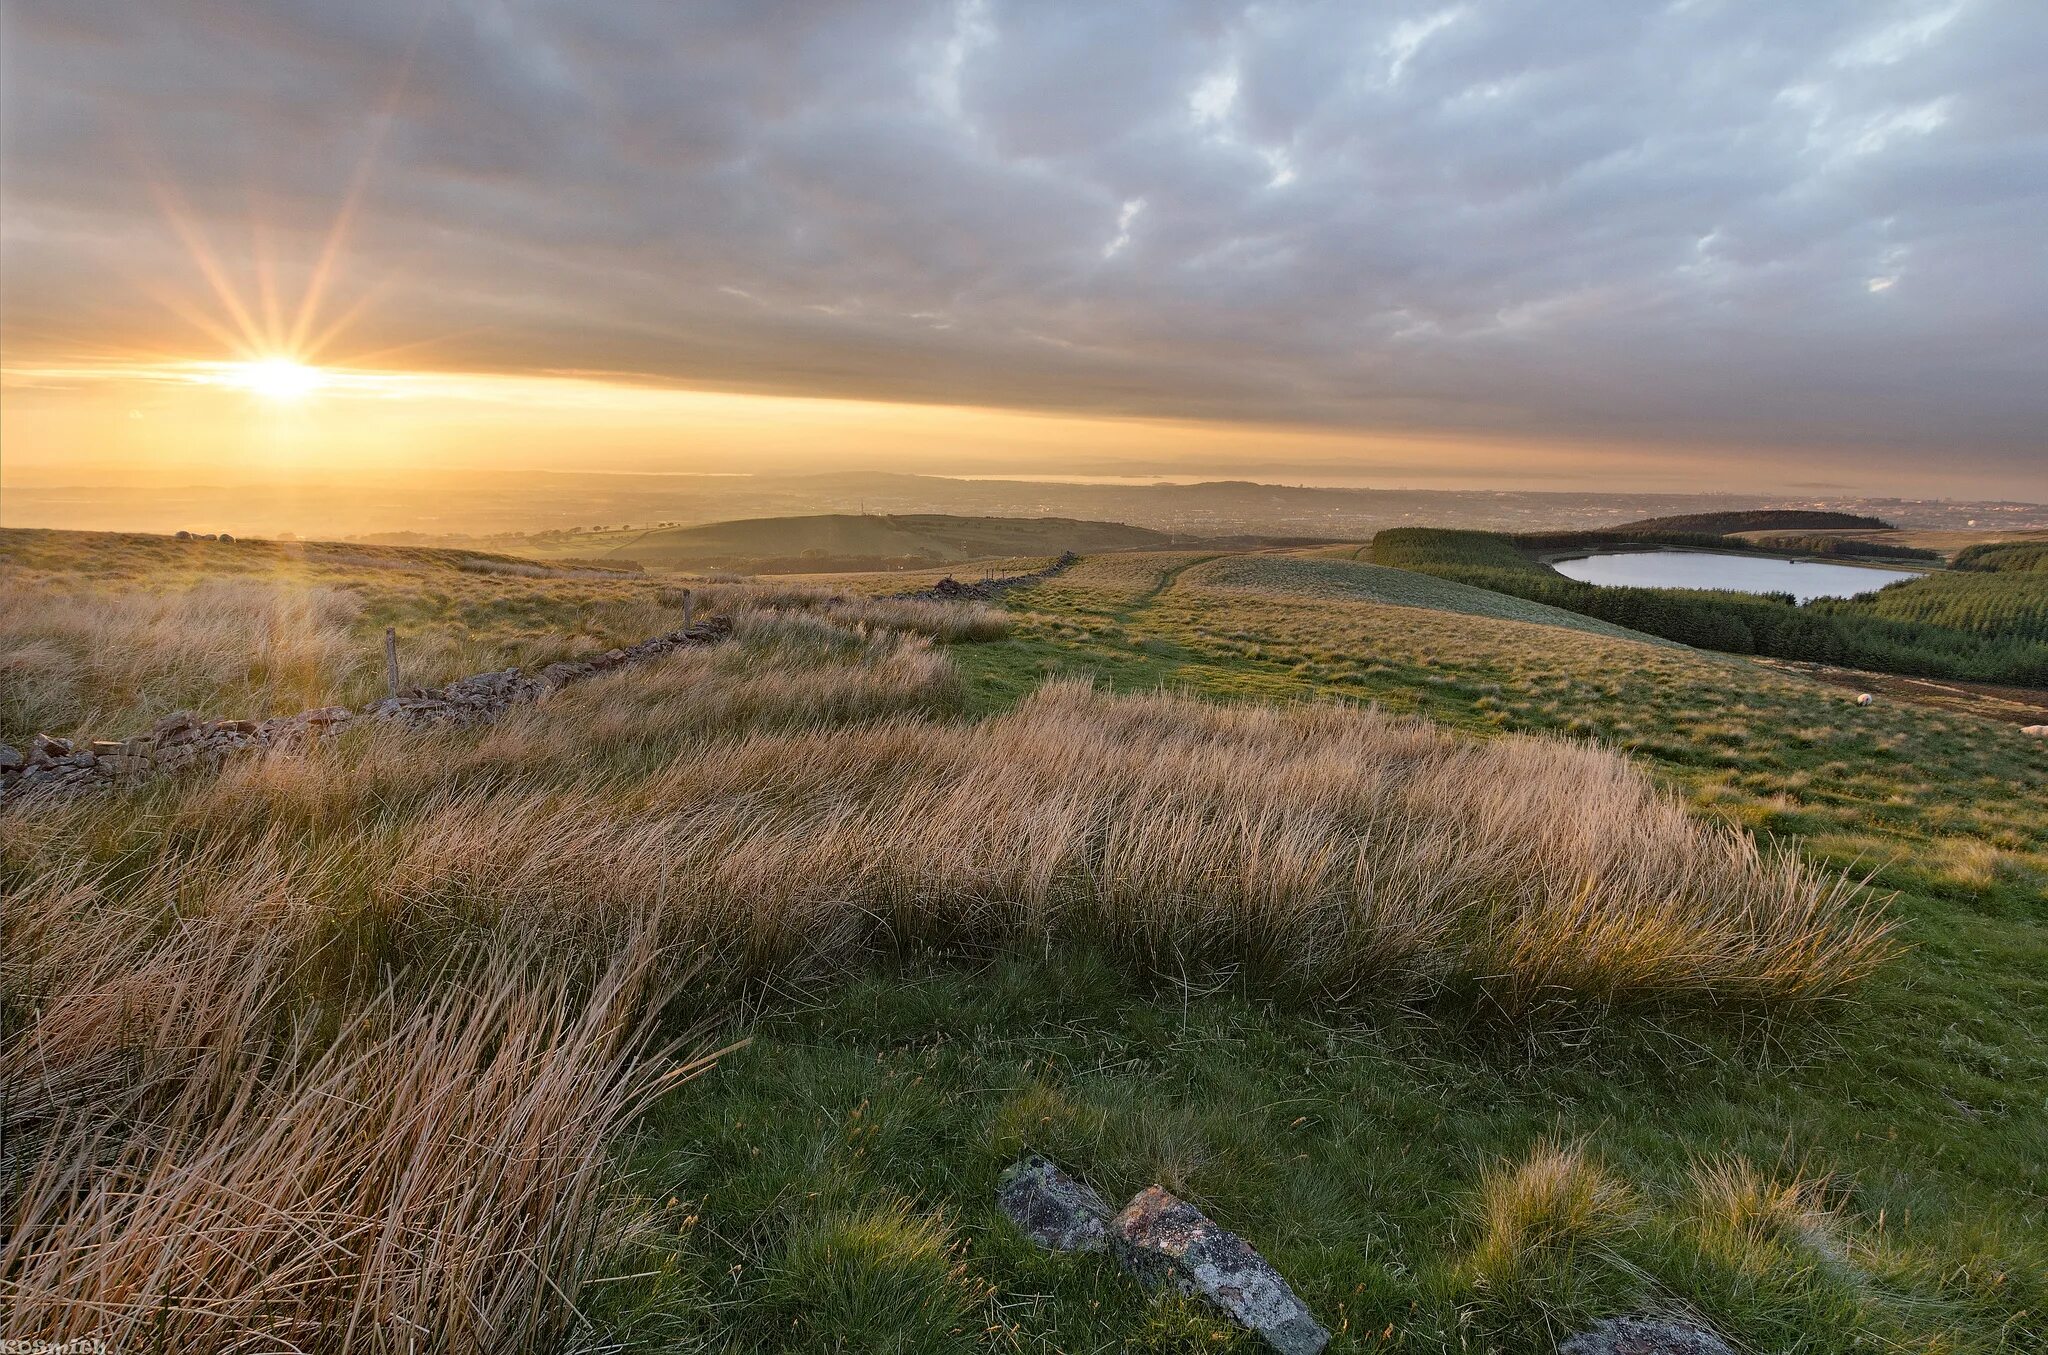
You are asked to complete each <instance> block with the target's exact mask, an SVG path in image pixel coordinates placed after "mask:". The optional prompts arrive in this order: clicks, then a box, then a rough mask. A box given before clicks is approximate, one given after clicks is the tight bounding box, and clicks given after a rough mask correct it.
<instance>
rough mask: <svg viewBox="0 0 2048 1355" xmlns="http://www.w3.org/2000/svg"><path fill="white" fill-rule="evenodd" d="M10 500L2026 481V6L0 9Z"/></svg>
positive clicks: (2030, 49)
mask: <svg viewBox="0 0 2048 1355" xmlns="http://www.w3.org/2000/svg"><path fill="white" fill-rule="evenodd" d="M4 16H5V17H4V24H5V29H4V32H0V39H4V41H0V381H4V388H0V478H12V479H15V480H16V481H17V482H22V481H24V478H25V477H32V478H35V479H38V480H41V481H43V482H51V481H52V480H53V478H54V479H55V480H59V481H61V480H64V479H66V478H67V477H69V478H75V479H77V480H78V481H80V482H85V481H89V480H92V479H93V478H94V477H100V478H103V479H109V480H113V481H120V480H123V479H126V478H130V477H134V476H169V477H173V478H175V477H177V476H180V475H186V474H190V473H193V472H197V471H207V472H228V473H233V474H246V475H252V476H253V475H262V474H286V473H303V472H305V471H307V470H309V469H312V470H318V471H322V472H329V471H355V472H361V473H365V474H387V473H390V472H392V471H394V470H402V469H404V468H406V467H409V466H421V465H434V466H468V467H479V468H488V469H501V470H504V471H506V472H508V473H516V472H517V471H518V470H519V469H520V468H522V467H536V466H555V467H560V466H564V465H569V466H575V467H579V468H586V469H599V468H605V469H668V470H705V471H746V470H750V469H763V468H774V469H804V468H819V469H854V468H862V469H867V468H872V469H891V470H921V471H937V472H942V473H943V472H951V473H962V474H990V473H999V472H1023V473H1035V474H1057V473H1068V472H1072V473H1091V474H1136V475H1143V474H1153V473H1159V474H1174V475H1187V474H1198V475H1200V474H1215V475H1218V476H1225V475H1229V476H1249V477H1253V478H1271V479H1282V480H1287V481H1290V482H1293V481H1301V480H1304V479H1308V480H1315V479H1317V478H1319V477H1320V478H1322V479H1326V480H1328V481H1329V482H1332V483H1337V482H1342V483H1354V484H1355V483H1384V484H1389V485H1395V484H1403V485H1432V484H1434V485H1443V486H1447V487H1449V486H1472V485H1489V484H1493V485H1499V486H1502V487H1515V488H1557V489H1575V488H1577V489H1701V490H1728V491H1737V492H1753V491H1784V490H1790V489H1798V488H1802V487H1809V486H1827V487H1831V488H1837V489H1848V490H1857V491H1862V492H1870V493H1911V494H1929V495H1932V494H1950V495H1956V496H1982V497H1989V496H2000V495H2002V496H2008V497H2018V498H2033V499H2048V380H2044V375H2048V80H2044V79H2043V78H2042V71H2043V70H2044V69H2048V5H2044V4H2042V3H2039V0H1898V2H1895V3H1884V2H1883V0H1840V2H1836V0H1800V2H1799V3H1796V4H1785V3H1778V2H1777V0H1755V2H1754V3H1733V2H1732V0H1680V2H1679V3H1668V4H1661V5H1659V4H1651V3H1644V2H1643V0H1613V2H1612V3H1603V2H1599V0H1572V2H1571V3H1540V4H1539V3H1532V2H1529V0H1522V2H1520V3H1505V2H1502V0H1472V3H1463V4H1450V5H1445V4H1441V3H1434V2H1433V3H1424V4H1358V3H1334V4H1316V3H1302V4H1294V3H1286V2H1285V0H1264V2H1262V3H1256V4H1235V3H1225V2H1223V0H1216V2H1215V3H1208V2H1205V0H1193V2H1191V3H1185V4H1173V5H1169V4H1153V3H1145V2H1144V0H1127V2H1122V3H1117V4H1110V5H1105V4H1100V3H1073V4H1062V3H1052V2H1050V0H1037V2H1035V3H1028V4H1024V3H1019V4H1005V3H997V2H996V0H956V2H953V3H932V4H923V3H855V2H852V0H848V2H845V3H832V2H826V3H817V4H807V5H801V6H798V5H772V4H756V3H744V2H735V3H727V4H719V3H701V4H679V3H675V2H674V0H606V3H603V4H570V3H533V2H531V0H427V2H426V3H418V2H417V0H404V2H402V3H401V2H397V0H349V3H346V4H337V3H324V2H320V0H304V2H300V0H272V2H271V3H253V2H251V0H152V3H150V4H148V5H136V4H133V3H132V0H5V8H4Z"/></svg>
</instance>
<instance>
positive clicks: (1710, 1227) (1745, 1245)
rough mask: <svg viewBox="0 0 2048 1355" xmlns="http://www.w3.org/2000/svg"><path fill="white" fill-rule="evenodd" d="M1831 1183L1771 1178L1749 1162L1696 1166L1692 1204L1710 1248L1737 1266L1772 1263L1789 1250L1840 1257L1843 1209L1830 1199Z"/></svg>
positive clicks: (1720, 1160) (1725, 1160)
mask: <svg viewBox="0 0 2048 1355" xmlns="http://www.w3.org/2000/svg"><path fill="white" fill-rule="evenodd" d="M1832 1185H1833V1182H1832V1181H1831V1180H1830V1179H1828V1178H1826V1177H1819V1178H1812V1177H1804V1176H1800V1175H1798V1174H1796V1173H1795V1174H1793V1175H1791V1176H1772V1175H1767V1174H1766V1173H1765V1172H1764V1171H1762V1170H1761V1169H1760V1168H1758V1167H1757V1166H1756V1164H1755V1163H1753V1162H1751V1161H1749V1160H1748V1159H1747V1158H1741V1157H1733V1156H1725V1155H1724V1156H1721V1157H1714V1158H1708V1159H1705V1160H1702V1161H1700V1162H1696V1163H1694V1164H1693V1169H1692V1187H1693V1190H1692V1204H1693V1209H1694V1213H1695V1214H1696V1216H1697V1220H1698V1223H1699V1226H1700V1231H1701V1233H1702V1235H1703V1236H1704V1237H1705V1239H1706V1240H1707V1242H1708V1244H1709V1245H1710V1246H1713V1247H1715V1248H1717V1249H1718V1250H1719V1251H1721V1252H1722V1253H1724V1254H1726V1255H1729V1256H1732V1257H1734V1258H1736V1259H1737V1260H1738V1261H1744V1262H1749V1263H1756V1262H1759V1261H1762V1262H1763V1263H1766V1264H1767V1263H1768V1261H1769V1259H1770V1258H1771V1257H1772V1256H1774V1255H1780V1254H1782V1251H1783V1249H1785V1248H1787V1247H1793V1248H1798V1247H1807V1248H1812V1249H1814V1250H1816V1251H1818V1252H1820V1253H1822V1254H1824V1255H1828V1256H1830V1257H1832V1256H1834V1255H1836V1254H1837V1252H1838V1246H1837V1243H1836V1237H1835V1234H1836V1230H1837V1225H1838V1224H1839V1222H1840V1212H1841V1211H1840V1209H1839V1208H1838V1207H1837V1206H1836V1205H1834V1204H1833V1203H1831V1202H1830V1201H1829V1199H1828V1192H1829V1190H1830V1188H1831V1187H1832Z"/></svg>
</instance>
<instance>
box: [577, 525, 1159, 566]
mask: <svg viewBox="0 0 2048 1355" xmlns="http://www.w3.org/2000/svg"><path fill="white" fill-rule="evenodd" d="M1173 540H1174V538H1173V537H1171V536H1169V535H1167V534H1166V533H1165V532H1155V531H1152V530H1150V529H1149V528H1145V527H1131V526H1127V525H1126V524H1124V523H1121V522H1085V521H1082V520H1079V519H1076V518H1000V517H955V516H953V515H950V514H946V513H910V514H901V515H898V514H885V513H824V514H819V515H816V516H811V517H783V518H746V519H742V520H740V521H736V522H712V523H706V524H704V525H702V526H696V527H669V528H662V529H657V530H654V531H648V532H643V533H641V534H639V535H637V536H633V537H628V538H627V539H625V540H624V541H623V542H622V543H621V544H619V545H617V546H615V547H613V549H612V550H611V552H610V555H612V556H615V557H619V558H623V559H628V560H640V561H644V562H646V563H648V564H682V565H748V566H752V567H759V566H761V565H763V564H764V563H765V564H773V565H782V566H785V567H787V566H792V565H794V566H802V565H805V564H808V565H810V566H812V567H815V568H817V569H821V570H822V569H829V568H850V567H859V566H862V565H877V564H893V563H909V562H918V563H926V564H939V563H946V562H950V561H954V560H974V559H981V558H985V557H988V556H1020V555H1058V554H1060V553H1061V552H1062V551H1068V550H1072V551H1078V552H1087V551H1104V550H1133V549H1145V548H1153V549H1157V548H1159V547H1162V546H1166V545H1168V544H1170V543H1171V542H1172V541H1173Z"/></svg>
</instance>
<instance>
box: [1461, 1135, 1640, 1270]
mask: <svg viewBox="0 0 2048 1355" xmlns="http://www.w3.org/2000/svg"><path fill="white" fill-rule="evenodd" d="M1475 1209H1476V1212H1477V1215H1478V1221H1479V1237H1478V1241H1477V1242H1476V1243H1475V1244H1474V1245H1473V1248H1472V1253H1471V1255H1470V1257H1469V1258H1468V1259H1467V1261H1466V1271H1467V1273H1468V1275H1469V1276H1470V1277H1471V1278H1472V1280H1473V1282H1474V1283H1475V1284H1478V1285H1481V1286H1483V1287H1486V1288H1491V1289H1496V1290H1512V1289H1513V1288H1515V1287H1516V1286H1517V1285H1519V1284H1521V1283H1522V1282H1523V1281H1524V1280H1525V1279H1527V1278H1529V1277H1531V1276H1532V1275H1538V1274H1542V1273H1544V1272H1545V1271H1546V1270H1547V1269H1549V1268H1550V1266H1552V1265H1553V1264H1554V1263H1555V1262H1556V1260H1557V1259H1558V1256H1559V1254H1560V1253H1565V1254H1569V1253H1571V1252H1574V1251H1576V1250H1579V1249H1582V1248H1586V1247H1596V1246H1598V1245H1600V1244H1601V1243H1603V1242H1605V1241H1607V1240H1609V1239H1612V1238H1614V1237H1616V1236H1618V1235H1620V1234H1621V1233H1623V1232H1626V1231H1627V1230H1628V1229H1629V1228H1631V1227H1632V1226H1634V1223H1635V1218H1636V1212H1637V1201H1636V1194H1635V1192H1634V1191H1633V1190H1632V1189H1631V1188H1630V1187H1629V1185H1628V1183H1627V1182H1626V1181H1623V1180H1622V1179H1620V1178H1619V1177H1617V1176H1615V1175H1614V1174H1612V1173H1611V1172H1609V1171H1608V1170H1607V1168H1605V1167H1604V1166H1602V1165H1601V1164H1600V1163H1598V1162H1596V1161H1594V1160H1593V1159H1592V1158H1591V1157H1590V1156H1589V1155H1588V1154H1587V1152H1586V1150H1585V1148H1584V1147H1583V1146H1581V1145H1579V1144H1570V1143H1555V1142H1543V1143H1539V1144H1537V1145H1536V1146H1535V1147H1534V1148H1532V1149H1531V1150H1530V1151H1529V1153H1528V1155H1527V1156H1526V1157H1524V1158H1523V1159H1522V1160H1521V1161H1520V1162H1515V1163H1496V1164H1494V1165H1492V1166H1490V1167H1488V1168H1487V1170H1486V1171H1485V1173H1484V1174H1483V1175H1482V1176H1481V1177H1480V1180H1479V1190H1478V1195H1477V1198H1476V1200H1475Z"/></svg>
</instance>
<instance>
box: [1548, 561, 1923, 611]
mask: <svg viewBox="0 0 2048 1355" xmlns="http://www.w3.org/2000/svg"><path fill="white" fill-rule="evenodd" d="M1551 568H1552V569H1555V570H1556V571H1557V572H1558V573H1560V574H1562V575H1564V576H1565V577H1566V578H1568V579H1577V580H1578V581H1579V582H1581V583H1597V584H1603V585H1610V586H1612V585H1620V584H1626V585H1628V586H1629V587H1632V588H1726V589H1730V590H1732V591H1734V592H1737V593H1790V594H1791V595H1792V596H1793V597H1796V598H1798V599H1799V600H1800V601H1801V602H1810V601H1811V600H1813V599H1814V598H1853V597H1856V596H1857V595H1858V594H1862V593H1875V592H1876V591H1877V590H1878V589H1880V588H1882V587H1884V586H1885V585H1886V584H1888V583H1897V582H1898V581H1899V580H1900V579H1911V578H1917V577H1918V575H1916V574H1914V573H1911V572H1909V571H1907V570H1903V569H1868V568H1865V567H1863V566H1861V565H1830V564H1820V563H1816V562H1814V561H1811V560H1774V559H1772V558H1771V557H1769V556H1767V555H1722V554H1719V553H1717V552H1714V551H1691V550H1687V551H1677V550H1644V551H1622V552H1619V553H1617V554H1614V555H1587V556H1582V557H1580V558H1579V559H1576V560H1557V561H1554V562H1553V563H1552V564H1551Z"/></svg>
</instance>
